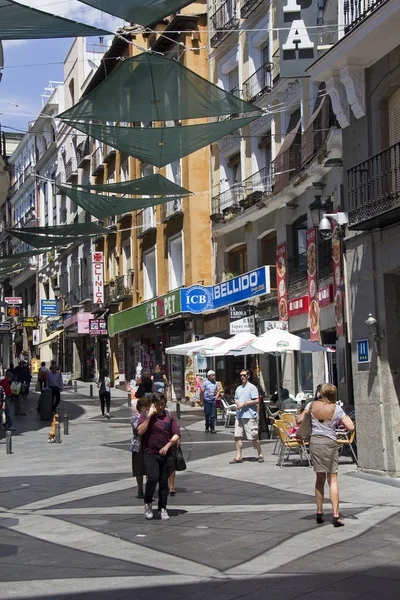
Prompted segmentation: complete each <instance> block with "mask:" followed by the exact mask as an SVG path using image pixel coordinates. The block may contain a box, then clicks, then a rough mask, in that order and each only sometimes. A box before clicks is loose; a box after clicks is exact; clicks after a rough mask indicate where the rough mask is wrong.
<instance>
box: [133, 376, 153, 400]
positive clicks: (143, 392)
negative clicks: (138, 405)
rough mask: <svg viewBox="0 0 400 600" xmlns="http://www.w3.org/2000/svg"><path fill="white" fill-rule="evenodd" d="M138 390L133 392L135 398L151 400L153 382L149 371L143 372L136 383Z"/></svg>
mask: <svg viewBox="0 0 400 600" xmlns="http://www.w3.org/2000/svg"><path fill="white" fill-rule="evenodd" d="M136 384H137V386H138V389H137V390H136V392H135V396H136V398H143V397H146V398H149V399H151V398H152V395H153V382H152V380H151V377H150V373H149V371H146V370H144V371H143V372H142V375H141V377H140V379H138V380H137V381H136Z"/></svg>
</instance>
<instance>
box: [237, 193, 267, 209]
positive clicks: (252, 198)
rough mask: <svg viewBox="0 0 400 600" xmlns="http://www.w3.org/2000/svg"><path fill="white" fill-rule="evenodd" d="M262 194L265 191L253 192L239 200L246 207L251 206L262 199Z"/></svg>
mask: <svg viewBox="0 0 400 600" xmlns="http://www.w3.org/2000/svg"><path fill="white" fill-rule="evenodd" d="M262 196H263V193H262V192H261V191H256V192H252V193H251V194H249V195H248V196H246V197H245V198H242V199H241V200H239V204H240V206H241V207H242V208H244V209H246V208H250V207H251V206H254V204H257V202H259V201H260V200H261V198H262Z"/></svg>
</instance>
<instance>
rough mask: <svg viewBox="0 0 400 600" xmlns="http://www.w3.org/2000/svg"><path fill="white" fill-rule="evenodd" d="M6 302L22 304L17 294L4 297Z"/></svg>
mask: <svg viewBox="0 0 400 600" xmlns="http://www.w3.org/2000/svg"><path fill="white" fill-rule="evenodd" d="M4 302H5V303H6V304H22V298H20V297H19V296H7V297H6V298H4Z"/></svg>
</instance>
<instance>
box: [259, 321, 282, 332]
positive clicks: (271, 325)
mask: <svg viewBox="0 0 400 600" xmlns="http://www.w3.org/2000/svg"><path fill="white" fill-rule="evenodd" d="M260 327H261V329H262V331H261V333H267V331H271V329H279V330H281V331H288V330H289V327H288V322H287V321H261V323H260Z"/></svg>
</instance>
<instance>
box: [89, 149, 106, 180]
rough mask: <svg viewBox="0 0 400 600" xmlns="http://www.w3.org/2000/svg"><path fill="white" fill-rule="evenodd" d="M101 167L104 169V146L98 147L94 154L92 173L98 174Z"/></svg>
mask: <svg viewBox="0 0 400 600" xmlns="http://www.w3.org/2000/svg"><path fill="white" fill-rule="evenodd" d="M100 169H104V164H103V148H102V147H101V146H99V147H98V148H96V150H95V151H94V152H93V154H92V175H96V173H97V172H98V171H99V170H100Z"/></svg>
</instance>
